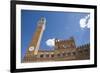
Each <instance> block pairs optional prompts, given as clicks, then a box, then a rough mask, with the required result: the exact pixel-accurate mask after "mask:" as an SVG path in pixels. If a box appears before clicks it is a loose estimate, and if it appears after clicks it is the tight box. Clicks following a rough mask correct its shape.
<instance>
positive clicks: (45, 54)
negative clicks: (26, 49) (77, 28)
mask: <svg viewBox="0 0 100 73" xmlns="http://www.w3.org/2000/svg"><path fill="white" fill-rule="evenodd" d="M86 59H90V44H85V45H81V46H79V47H76V45H75V41H74V38H73V37H71V38H69V39H68V40H58V39H56V40H55V47H54V50H52V51H45V50H39V51H38V54H37V55H33V54H30V53H28V54H26V56H25V57H24V59H23V61H22V62H46V61H69V60H86Z"/></svg>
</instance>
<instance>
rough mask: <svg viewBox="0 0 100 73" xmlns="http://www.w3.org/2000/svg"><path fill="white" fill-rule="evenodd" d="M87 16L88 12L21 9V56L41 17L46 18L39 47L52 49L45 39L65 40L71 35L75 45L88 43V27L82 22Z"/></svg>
mask: <svg viewBox="0 0 100 73" xmlns="http://www.w3.org/2000/svg"><path fill="white" fill-rule="evenodd" d="M87 16H89V13H79V12H54V11H52V12H51V11H35V10H21V54H22V57H23V56H24V54H25V52H26V49H27V48H28V45H29V44H30V42H31V39H32V37H33V35H34V32H35V30H36V27H37V22H38V20H39V19H40V18H41V17H45V18H46V29H45V31H44V33H43V37H42V40H41V44H40V48H41V49H43V50H52V48H53V47H51V46H48V45H47V44H46V41H47V40H48V39H53V38H58V39H62V40H66V39H68V38H70V37H71V36H73V37H74V39H75V43H76V45H77V46H79V45H82V44H86V43H89V42H90V28H88V26H85V23H84V19H85V18H86V17H87ZM82 19H83V20H82ZM88 19H89V18H88ZM80 20H82V21H81V23H82V24H80ZM86 23H87V22H86Z"/></svg>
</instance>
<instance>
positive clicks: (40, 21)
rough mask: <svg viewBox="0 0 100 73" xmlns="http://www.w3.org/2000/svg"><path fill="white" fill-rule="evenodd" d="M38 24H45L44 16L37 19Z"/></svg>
mask: <svg viewBox="0 0 100 73" xmlns="http://www.w3.org/2000/svg"><path fill="white" fill-rule="evenodd" d="M38 24H39V25H41V24H44V25H45V24H46V18H45V17H41V18H40V20H39V21H38Z"/></svg>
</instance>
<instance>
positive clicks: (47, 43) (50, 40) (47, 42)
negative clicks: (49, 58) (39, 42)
mask: <svg viewBox="0 0 100 73" xmlns="http://www.w3.org/2000/svg"><path fill="white" fill-rule="evenodd" d="M46 45H47V46H49V47H53V46H55V39H54V38H53V39H48V40H47V41H46Z"/></svg>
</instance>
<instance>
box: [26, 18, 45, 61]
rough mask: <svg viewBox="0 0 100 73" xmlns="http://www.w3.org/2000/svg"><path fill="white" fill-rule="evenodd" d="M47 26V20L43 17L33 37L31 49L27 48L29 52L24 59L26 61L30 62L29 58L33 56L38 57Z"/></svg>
mask: <svg viewBox="0 0 100 73" xmlns="http://www.w3.org/2000/svg"><path fill="white" fill-rule="evenodd" d="M45 26H46V18H44V17H41V18H40V20H39V21H38V22H37V28H36V31H35V33H34V35H33V37H32V40H31V42H30V44H29V47H28V48H27V52H26V55H25V57H24V60H26V59H28V60H29V58H31V57H32V56H36V55H37V54H38V50H39V46H40V42H41V39H42V35H43V32H44V30H45ZM31 59H32V58H31Z"/></svg>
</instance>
